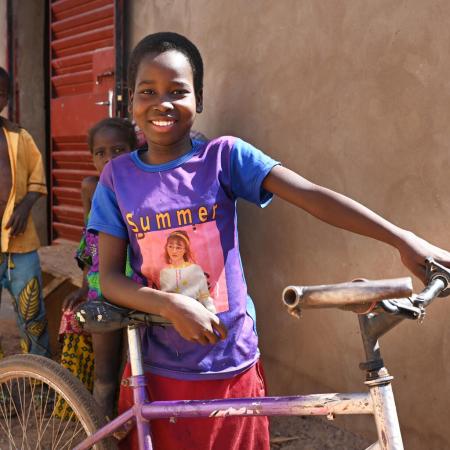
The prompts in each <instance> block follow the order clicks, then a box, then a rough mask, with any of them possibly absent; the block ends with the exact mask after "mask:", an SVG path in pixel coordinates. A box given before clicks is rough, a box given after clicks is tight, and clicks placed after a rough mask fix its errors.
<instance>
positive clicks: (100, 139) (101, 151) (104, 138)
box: [92, 127, 131, 173]
mask: <svg viewBox="0 0 450 450" xmlns="http://www.w3.org/2000/svg"><path fill="white" fill-rule="evenodd" d="M129 151H131V148H130V145H129V144H128V142H126V141H125V139H124V137H123V135H122V133H121V132H120V131H119V130H117V129H116V128H112V127H104V128H100V130H98V131H97V133H95V135H94V139H93V146H92V160H93V162H94V166H95V168H96V169H97V170H98V172H99V173H102V170H103V168H104V167H105V165H106V163H107V162H108V161H110V160H111V159H114V158H115V157H116V156H119V155H121V154H122V153H126V152H129Z"/></svg>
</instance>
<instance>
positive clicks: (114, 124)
mask: <svg viewBox="0 0 450 450" xmlns="http://www.w3.org/2000/svg"><path fill="white" fill-rule="evenodd" d="M103 128H114V129H115V130H117V131H118V132H119V133H121V134H122V136H123V138H124V140H125V142H127V143H128V145H129V146H130V149H131V150H133V149H135V148H136V147H137V137H136V131H135V129H134V126H133V124H132V123H131V122H130V121H129V120H127V119H123V118H121V117H109V118H107V119H103V120H101V121H100V122H97V123H96V124H95V125H94V126H93V127H92V128H91V129H90V130H89V131H88V139H87V140H88V146H89V150H90V151H91V152H92V150H93V148H94V137H95V135H96V134H97V133H98V132H99V131H100V130H102V129H103Z"/></svg>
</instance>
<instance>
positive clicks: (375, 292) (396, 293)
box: [282, 277, 413, 309]
mask: <svg viewBox="0 0 450 450" xmlns="http://www.w3.org/2000/svg"><path fill="white" fill-rule="evenodd" d="M412 289H413V288H412V280H411V278H410V277H405V278H393V279H386V280H370V281H368V280H365V281H360V282H357V283H355V282H347V283H339V284H325V285H319V286H288V287H286V288H285V289H284V290H283V294H282V300H283V303H284V304H285V305H286V306H287V307H288V308H289V309H295V308H335V307H342V306H345V305H360V304H364V303H372V302H379V301H381V300H387V299H394V298H401V297H409V296H410V295H412Z"/></svg>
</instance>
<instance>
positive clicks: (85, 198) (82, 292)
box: [62, 177, 98, 311]
mask: <svg viewBox="0 0 450 450" xmlns="http://www.w3.org/2000/svg"><path fill="white" fill-rule="evenodd" d="M97 183H98V177H86V178H83V180H82V181H81V202H82V204H83V217H84V221H85V222H87V218H88V216H89V211H90V210H91V205H92V197H93V196H94V192H95V188H96V187H97ZM83 239H84V234H83V237H82V240H83ZM88 272H89V266H88V265H87V264H86V263H84V268H83V284H82V286H81V288H79V289H77V290H76V291H74V292H72V293H71V294H70V295H68V296H67V297H66V298H65V299H64V301H63V304H62V310H63V311H65V310H66V309H73V308H74V307H75V306H76V305H78V304H79V303H81V302H83V301H85V300H86V298H87V294H88V290H89V286H88V282H87V274H88Z"/></svg>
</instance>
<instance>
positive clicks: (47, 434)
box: [0, 355, 111, 450]
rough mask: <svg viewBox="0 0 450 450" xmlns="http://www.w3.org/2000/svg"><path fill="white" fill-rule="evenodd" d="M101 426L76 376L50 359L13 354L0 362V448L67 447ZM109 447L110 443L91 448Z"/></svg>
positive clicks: (47, 449)
mask: <svg viewBox="0 0 450 450" xmlns="http://www.w3.org/2000/svg"><path fill="white" fill-rule="evenodd" d="M104 424H105V419H104V418H103V417H102V415H101V413H100V412H99V410H98V407H97V406H96V404H95V402H94V401H93V398H92V396H91V395H90V394H89V392H88V391H87V389H86V388H85V387H84V386H83V384H82V383H81V381H80V380H78V379H77V378H75V377H74V376H73V375H72V374H71V373H70V372H69V371H68V370H66V369H64V368H63V367H61V366H60V365H59V364H57V363H56V362H55V361H52V360H51V359H48V358H44V357H42V356H37V355H15V356H10V357H7V358H5V359H3V360H2V361H1V362H0V449H3V448H9V449H27V450H28V449H39V450H50V449H52V450H66V449H67V450H69V449H72V448H73V447H75V446H76V445H77V444H79V443H80V442H82V441H83V440H84V439H86V437H88V436H89V435H91V434H93V433H94V432H95V431H96V430H97V429H99V428H101V427H102V426H103V425H104ZM109 448H111V441H105V442H102V443H98V444H96V446H95V447H94V449H96V450H106V449H109Z"/></svg>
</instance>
